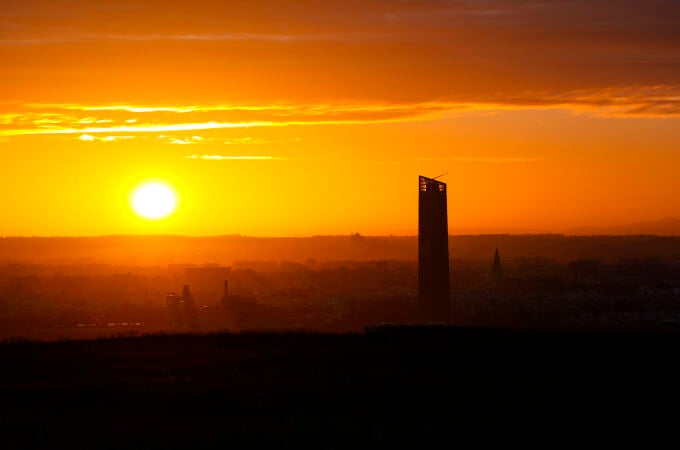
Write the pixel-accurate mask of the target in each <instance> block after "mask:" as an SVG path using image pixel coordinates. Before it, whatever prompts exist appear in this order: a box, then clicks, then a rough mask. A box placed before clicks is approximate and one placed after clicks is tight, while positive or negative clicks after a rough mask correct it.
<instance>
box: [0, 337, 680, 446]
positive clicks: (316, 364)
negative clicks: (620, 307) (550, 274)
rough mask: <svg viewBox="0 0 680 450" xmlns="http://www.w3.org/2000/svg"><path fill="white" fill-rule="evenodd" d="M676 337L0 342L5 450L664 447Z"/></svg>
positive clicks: (676, 387)
mask: <svg viewBox="0 0 680 450" xmlns="http://www.w3.org/2000/svg"><path fill="white" fill-rule="evenodd" d="M679 344H680V335H676V334H666V335H635V334H629V335H621V334H564V333H548V332H527V331H524V332H518V331H500V330H484V329H459V328H444V327H442V328H439V327H399V328H391V327H382V328H380V327H379V328H371V329H368V330H367V332H366V333H364V334H348V335H322V334H311V333H286V334H213V335H155V336H143V337H136V338H120V339H108V340H99V341H73V342H58V343H52V344H44V343H32V342H19V343H6V344H3V345H0V397H1V398H2V405H3V407H2V412H1V413H0V423H1V424H2V430H0V431H2V434H3V442H4V443H11V445H9V446H7V447H5V446H4V445H3V447H5V448H61V449H71V448H97V449H107V448H213V447H222V448H225V447H226V446H229V445H234V444H238V445H244V444H245V445H253V444H265V445H269V446H277V447H278V446H284V447H290V446H298V445H310V446H314V447H316V448H324V447H336V446H337V447H340V446H342V447H348V446H352V447H354V448H361V447H365V446H367V445H375V444H378V445H381V446H384V445H387V444H396V443H400V444H406V445H427V446H431V445H434V444H435V442H437V441H439V442H442V443H443V444H445V445H446V447H454V446H458V445H461V446H462V447H461V448H481V447H491V448H508V447H509V446H518V447H519V446H521V447H522V448H579V449H583V448H619V447H621V446H622V444H627V445H631V444H632V445H633V446H634V447H637V448H660V447H663V448H668V447H669V443H671V442H673V441H675V440H676V438H677V437H678V434H680V432H679V429H678V424H679V422H680V408H678V406H677V405H678V404H680V402H679V400H680V384H679V383H678V382H677V380H678V379H679V375H680V369H678V368H676V365H675V364H674V362H675V359H676V358H677V349H678V348H680V345H679Z"/></svg>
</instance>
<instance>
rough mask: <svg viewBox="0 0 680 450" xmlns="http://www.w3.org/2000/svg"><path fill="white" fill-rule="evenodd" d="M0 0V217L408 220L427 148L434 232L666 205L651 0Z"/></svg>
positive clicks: (91, 221)
mask: <svg viewBox="0 0 680 450" xmlns="http://www.w3.org/2000/svg"><path fill="white" fill-rule="evenodd" d="M0 10H1V11H2V14H1V15H0V62H1V63H0V155H2V164H0V194H1V195H0V219H1V220H0V235H100V234H141V233H162V234H167V233H172V234H186V235H214V234H246V235H297V236H304V235H315V234H347V233H351V232H355V231H358V232H361V233H362V234H413V233H415V232H416V228H417V190H416V181H417V176H418V175H420V174H422V175H427V176H436V175H439V174H442V173H445V172H448V175H446V176H445V177H443V180H444V181H445V182H447V183H448V186H449V222H450V228H451V230H452V232H455V230H456V228H475V227H476V228H480V229H482V228H497V229H515V230H537V231H561V230H564V229H567V228H570V227H575V226H581V225H616V224H625V223H631V222H639V221H645V220H655V219H659V218H662V217H667V216H680V202H678V199H679V198H680V181H678V180H680V119H679V116H680V75H679V74H680V4H679V3H678V2H676V1H673V0H646V1H633V0H630V1H623V2H622V1H614V0H602V1H597V2H594V1H585V0H581V1H578V0H577V1H571V2H564V1H540V0H539V1H521V0H519V1H501V0H486V1H484V0H479V1H463V0H459V1H455V0H418V1H415V0H414V1H408V0H401V1H400V0H361V1H355V0H343V1H340V0H324V1H321V0H319V1H296V2H286V1H275V0H261V1H257V2H255V1H245V0H238V1H217V0H213V1H206V0H193V1H191V2H172V1H168V0H164V1H107V2H98V1H85V0H71V1H58V0H54V1H47V0H42V1H37V0H36V1H22V2H17V1H14V0H0ZM146 179H161V180H165V181H166V182H167V183H170V184H171V185H172V186H173V187H174V188H175V190H176V192H178V194H179V197H180V198H179V207H178V210H177V211H176V212H175V214H173V215H172V216H170V217H169V218H167V219H164V220H158V221H148V220H144V219H141V218H138V217H137V216H136V215H135V214H134V213H132V211H131V210H130V206H129V203H130V201H129V197H130V192H131V191H132V190H133V189H134V188H135V186H137V185H138V184H139V183H140V182H141V181H144V180H146Z"/></svg>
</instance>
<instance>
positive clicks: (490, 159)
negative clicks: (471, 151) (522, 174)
mask: <svg viewBox="0 0 680 450" xmlns="http://www.w3.org/2000/svg"><path fill="white" fill-rule="evenodd" d="M414 159H415V160H416V161H453V162H465V163H494V164H501V163H534V162H541V161H544V160H543V159H541V158H528V157H524V156H453V157H450V158H428V157H421V158H414Z"/></svg>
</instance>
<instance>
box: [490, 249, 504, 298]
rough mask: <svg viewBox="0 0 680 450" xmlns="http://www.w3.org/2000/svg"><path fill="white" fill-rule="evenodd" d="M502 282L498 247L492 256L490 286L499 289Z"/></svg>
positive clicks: (501, 265) (501, 266)
mask: <svg viewBox="0 0 680 450" xmlns="http://www.w3.org/2000/svg"><path fill="white" fill-rule="evenodd" d="M502 281H503V264H501V255H500V254H499V253H498V247H496V252H495V253H494V255H493V264H492V265H491V286H492V287H493V288H494V289H497V288H499V287H500V285H501V282H502Z"/></svg>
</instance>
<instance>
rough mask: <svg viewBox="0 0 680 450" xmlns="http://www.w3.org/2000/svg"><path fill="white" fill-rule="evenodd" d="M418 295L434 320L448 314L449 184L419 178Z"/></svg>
mask: <svg viewBox="0 0 680 450" xmlns="http://www.w3.org/2000/svg"><path fill="white" fill-rule="evenodd" d="M418 186H419V191H420V192H419V195H418V298H419V301H420V304H421V307H422V308H423V311H424V312H425V313H426V314H427V315H428V316H429V317H430V318H432V319H435V320H447V319H448V317H449V229H448V223H447V213H446V183H442V182H441V181H437V180H435V179H433V178H427V177H423V176H420V177H419V178H418Z"/></svg>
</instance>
